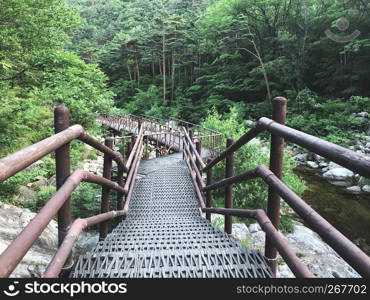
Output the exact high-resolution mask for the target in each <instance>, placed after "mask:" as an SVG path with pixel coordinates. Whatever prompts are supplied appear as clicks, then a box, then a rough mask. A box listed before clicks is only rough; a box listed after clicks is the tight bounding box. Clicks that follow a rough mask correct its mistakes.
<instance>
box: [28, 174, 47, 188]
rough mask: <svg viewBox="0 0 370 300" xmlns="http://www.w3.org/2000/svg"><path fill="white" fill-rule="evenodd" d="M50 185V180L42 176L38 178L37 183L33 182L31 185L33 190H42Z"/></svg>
mask: <svg viewBox="0 0 370 300" xmlns="http://www.w3.org/2000/svg"><path fill="white" fill-rule="evenodd" d="M48 185H49V181H48V179H47V178H45V177H41V176H40V177H38V178H37V181H35V182H32V184H31V186H32V188H34V189H36V190H40V188H42V187H46V186H48Z"/></svg>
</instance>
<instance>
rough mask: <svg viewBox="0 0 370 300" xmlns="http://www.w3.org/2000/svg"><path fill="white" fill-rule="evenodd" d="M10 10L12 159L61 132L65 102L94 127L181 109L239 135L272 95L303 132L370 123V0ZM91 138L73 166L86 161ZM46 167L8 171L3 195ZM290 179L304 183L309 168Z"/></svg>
mask: <svg viewBox="0 0 370 300" xmlns="http://www.w3.org/2000/svg"><path fill="white" fill-rule="evenodd" d="M0 7H1V10H0V100H1V106H0V157H4V156H6V155H7V154H9V153H11V152H13V151H15V150H18V149H20V148H22V147H25V146H27V145H30V144H32V143H34V142H37V141H39V140H40V139H42V138H45V137H47V136H49V135H50V134H51V133H52V130H53V127H52V122H53V108H54V107H55V106H57V105H60V104H64V105H66V106H67V107H69V109H70V110H71V113H72V123H78V124H81V125H83V126H84V127H85V129H86V130H87V131H89V132H92V133H97V132H98V131H99V128H98V126H97V124H96V122H95V116H96V113H112V114H113V113H120V112H126V113H132V114H137V115H149V116H155V117H161V118H168V117H178V118H180V119H183V120H187V121H190V122H194V123H203V124H206V125H207V126H209V127H213V128H214V129H216V130H219V131H221V132H222V133H224V134H228V135H233V136H235V137H236V138H237V137H238V135H240V134H242V132H244V130H245V124H244V123H245V122H244V121H245V120H249V121H250V120H252V121H253V120H256V119H257V118H259V117H261V116H269V115H270V113H271V112H270V110H271V105H270V104H271V100H272V99H273V97H275V96H284V97H286V98H287V99H288V118H287V122H288V125H289V126H291V127H294V128H297V129H299V130H301V131H305V132H307V133H310V134H314V135H316V136H319V137H322V138H325V139H326V140H329V141H332V142H335V143H338V144H340V145H343V146H347V145H349V144H350V143H351V142H352V141H353V140H354V139H355V138H356V136H357V135H358V134H359V133H361V132H364V131H366V130H370V128H368V127H367V126H368V123H367V122H364V120H361V119H359V118H355V117H354V115H355V114H356V113H360V112H369V111H370V98H369V97H370V89H369V78H370V51H369V50H370V37H369V32H370V18H369V17H370V3H369V1H367V0H155V1H153V0H0ZM79 147H80V146H79V145H78V144H76V145H73V148H72V159H73V163H74V165H76V164H77V161H81V158H84V157H83V156H84V153H83V151H81V149H80V148H79ZM254 151H256V149H255V148H251V149H249V154H248V153H246V154H245V155H252V154H251V153H253V152H254ZM247 152H248V151H247ZM252 158H253V155H252ZM261 159H262V160H263V159H265V160H266V158H261ZM242 163H244V161H243V160H242V161H241V162H240V164H242ZM287 163H288V164H292V162H291V161H290V158H289V157H287ZM244 169H245V168H244ZM290 169H291V168H288V170H290ZM35 172H36V173H35ZM35 172H31V173H29V174H28V175H23V174H20V175H19V176H18V175H17V176H15V177H13V178H11V179H9V180H8V181H7V182H6V183H5V184H4V185H3V186H2V189H1V191H0V197H2V200H4V199H7V197H9V195H13V194H14V193H16V192H17V190H18V189H19V186H20V185H21V184H23V183H25V182H27V180H29V179H30V178H32V177H34V176H36V175H42V176H44V175H45V176H46V175H51V174H53V173H54V166H53V161H52V160H51V159H50V161H49V160H46V161H45V164H44V166H43V167H42V168H41V169H37V170H36V171H35ZM287 177H288V182H290V186H293V188H294V190H295V191H296V192H299V191H301V190H302V185H303V184H302V182H301V181H300V179H299V178H297V177H296V176H293V175H292V174H290V173H289V172H288V174H287ZM245 189H248V187H244V190H243V191H244V192H245ZM239 192H240V191H239ZM80 193H83V189H82V191H80ZM87 193H90V191H88V190H87ZM256 193H257V192H256ZM46 194H47V195H50V190H49V191H47V193H45V195H46ZM45 195H44V196H43V197H44V198H45V199H46V198H47V197H46V196H45ZM255 196H256V195H251V196H250V197H251V199H250V200H251V201H254V200H255V199H254V198H256V197H255ZM253 197H254V198H253ZM82 198H83V197H82ZM45 199H44V200H45ZM253 199H254V200H253ZM241 205H244V204H243V203H241ZM255 206H258V205H257V204H256V205H255Z"/></svg>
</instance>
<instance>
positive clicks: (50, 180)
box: [48, 175, 57, 186]
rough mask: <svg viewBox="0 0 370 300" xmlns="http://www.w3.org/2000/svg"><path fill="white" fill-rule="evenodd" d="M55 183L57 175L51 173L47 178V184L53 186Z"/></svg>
mask: <svg viewBox="0 0 370 300" xmlns="http://www.w3.org/2000/svg"><path fill="white" fill-rule="evenodd" d="M56 183H57V177H56V175H53V176H51V177H50V178H49V179H48V185H49V186H55V185H56Z"/></svg>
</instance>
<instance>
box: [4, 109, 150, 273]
mask: <svg viewBox="0 0 370 300" xmlns="http://www.w3.org/2000/svg"><path fill="white" fill-rule="evenodd" d="M55 132H56V134H55V135H53V136H51V137H49V138H46V139H45V140H43V141H40V142H38V143H36V144H34V145H31V146H29V147H27V148H24V149H22V150H19V151H17V152H15V153H13V154H11V155H9V156H7V157H5V158H2V159H0V166H1V167H0V183H1V182H3V181H4V180H6V179H8V178H10V177H11V176H13V175H14V174H16V173H17V172H19V171H21V170H23V169H25V168H26V167H28V166H29V165H31V164H32V163H34V162H35V161H37V160H39V159H41V158H42V157H44V156H46V155H47V154H49V153H51V152H53V151H55V154H56V155H55V161H56V181H57V183H56V185H57V192H56V193H55V194H54V195H53V196H52V198H51V199H50V200H49V201H48V202H47V203H46V204H45V205H44V207H43V208H42V209H41V211H40V212H39V213H38V214H37V215H36V216H35V217H34V218H33V219H32V221H31V222H30V223H29V224H28V225H27V226H26V227H25V228H24V229H23V230H22V232H21V233H20V234H19V235H18V236H17V237H16V239H15V240H14V241H13V242H12V243H11V244H10V245H9V246H8V247H7V248H6V249H5V251H4V252H3V253H2V254H1V255H0V277H8V276H9V275H11V273H12V272H13V271H14V269H15V268H16V266H17V265H18V264H19V262H20V261H21V260H22V258H23V257H24V256H25V255H26V253H27V252H28V250H29V249H30V248H31V247H32V245H33V244H34V243H35V242H36V240H37V239H38V237H39V236H40V235H41V233H42V232H43V230H44V229H45V228H46V227H47V225H48V224H49V223H50V221H51V220H52V219H53V217H54V216H55V215H56V214H58V240H59V248H58V250H57V252H56V254H55V256H54V258H53V259H52V261H51V263H50V264H49V266H48V268H47V270H46V271H45V273H44V277H57V276H58V275H59V273H60V272H61V270H62V268H63V266H66V267H67V268H68V267H71V264H72V261H71V251H72V248H73V245H74V243H75V241H76V239H77V238H78V236H79V234H80V233H81V231H82V230H83V229H85V228H86V227H89V226H93V225H96V224H99V231H100V239H104V238H105V237H106V235H107V232H108V223H107V222H108V221H109V220H112V219H114V218H122V216H124V215H126V214H127V212H128V209H129V203H130V200H131V197H132V192H133V189H134V185H135V179H136V174H137V171H138V167H139V163H140V159H141V156H142V153H143V149H144V145H143V143H142V142H143V128H140V127H139V129H138V135H137V138H136V141H135V144H134V146H133V149H132V151H131V154H130V156H129V157H128V160H127V162H126V163H125V162H124V160H123V158H122V156H121V154H120V153H118V152H115V151H113V150H112V148H113V141H114V140H113V139H112V138H107V139H105V144H102V143H100V142H99V141H98V140H96V139H95V138H93V137H91V136H89V135H88V134H87V133H86V132H85V131H84V129H83V128H82V127H81V126H80V125H74V126H71V127H70V126H69V111H68V109H67V108H66V107H58V108H56V109H55ZM74 139H78V140H80V141H82V142H84V143H85V144H88V145H90V146H92V147H93V148H95V149H96V150H99V151H101V152H102V153H104V169H103V176H97V175H94V174H91V173H88V172H85V171H84V170H81V169H78V170H76V171H74V172H73V173H72V174H71V172H70V157H69V143H70V142H71V141H72V140H74ZM113 160H114V161H115V162H116V163H117V166H118V175H117V182H113V181H111V172H112V161H113ZM124 173H127V177H126V181H124ZM81 182H90V183H94V184H99V185H101V186H102V196H101V213H100V214H99V215H96V216H92V217H89V218H85V219H77V220H76V221H74V222H73V223H72V212H71V205H72V204H73V203H72V200H71V194H72V192H73V191H74V190H75V189H76V188H77V187H78V185H79V184H80V183H81ZM111 190H116V191H117V192H118V194H117V195H118V196H117V210H115V211H109V194H110V191H111ZM124 197H125V199H124Z"/></svg>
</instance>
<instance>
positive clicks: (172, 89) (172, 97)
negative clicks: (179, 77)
mask: <svg viewBox="0 0 370 300" xmlns="http://www.w3.org/2000/svg"><path fill="white" fill-rule="evenodd" d="M175 75H176V55H175V54H174V53H172V75H171V101H173V100H174V98H175Z"/></svg>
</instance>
